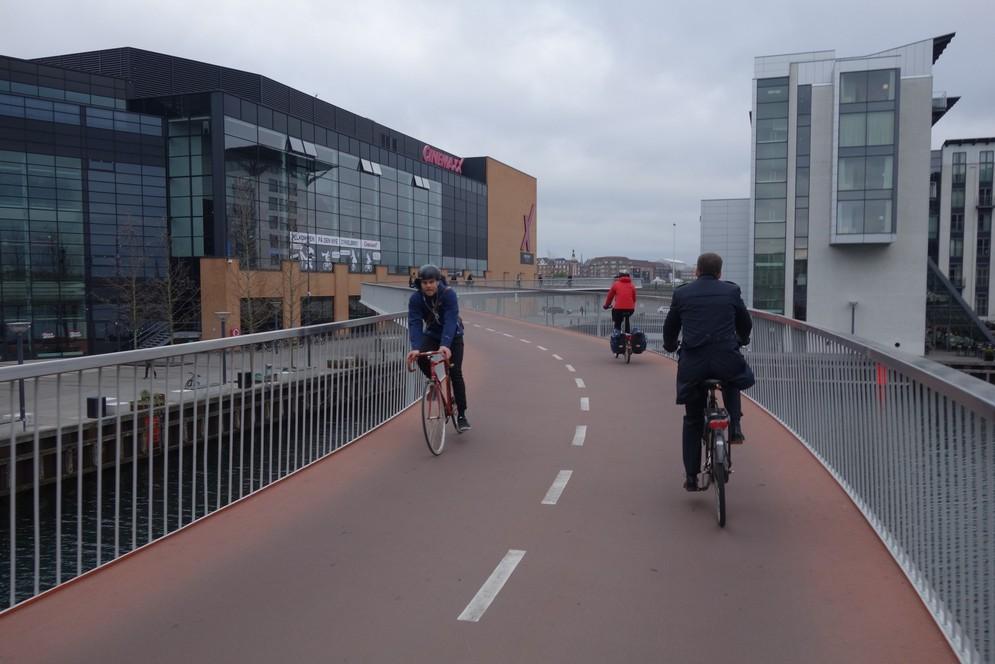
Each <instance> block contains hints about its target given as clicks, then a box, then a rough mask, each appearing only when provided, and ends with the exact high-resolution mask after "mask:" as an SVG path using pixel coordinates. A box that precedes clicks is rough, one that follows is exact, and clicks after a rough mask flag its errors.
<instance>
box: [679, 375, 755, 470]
mask: <svg viewBox="0 0 995 664" xmlns="http://www.w3.org/2000/svg"><path fill="white" fill-rule="evenodd" d="M722 403H723V405H724V406H725V409H726V410H727V411H729V419H730V420H731V421H730V424H733V425H737V424H739V420H740V418H741V417H742V416H743V407H742V402H741V401H740V396H739V389H738V388H735V387H725V386H723V387H722ZM707 405H708V391H707V390H705V389H704V388H702V389H700V390H697V391H695V393H694V394H693V395H692V396H691V398H690V399H688V401H687V402H685V404H684V473H685V474H686V475H688V476H689V477H690V476H696V475H697V474H698V473H699V472H701V438H702V436H703V435H704V433H705V406H707Z"/></svg>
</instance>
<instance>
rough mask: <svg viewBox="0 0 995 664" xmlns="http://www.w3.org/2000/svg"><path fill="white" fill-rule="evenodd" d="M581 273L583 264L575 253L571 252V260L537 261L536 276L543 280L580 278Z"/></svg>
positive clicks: (551, 259)
mask: <svg viewBox="0 0 995 664" xmlns="http://www.w3.org/2000/svg"><path fill="white" fill-rule="evenodd" d="M580 272H581V264H580V261H578V260H577V255H576V254H575V253H574V252H571V256H570V258H539V259H537V260H536V274H538V275H541V276H542V277H543V278H550V277H579V276H580Z"/></svg>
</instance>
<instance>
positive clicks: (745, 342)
mask: <svg viewBox="0 0 995 664" xmlns="http://www.w3.org/2000/svg"><path fill="white" fill-rule="evenodd" d="M736 340H737V341H738V342H739V345H740V347H741V348H742V347H745V346H749V345H750V338H749V337H745V338H744V337H737V338H736Z"/></svg>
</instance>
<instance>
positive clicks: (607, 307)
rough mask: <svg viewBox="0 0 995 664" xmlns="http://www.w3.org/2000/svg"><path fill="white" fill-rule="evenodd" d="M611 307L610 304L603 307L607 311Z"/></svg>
mask: <svg viewBox="0 0 995 664" xmlns="http://www.w3.org/2000/svg"><path fill="white" fill-rule="evenodd" d="M611 308H612V305H610V304H606V305H605V306H603V307H602V309H604V310H605V311H608V310H609V309H611Z"/></svg>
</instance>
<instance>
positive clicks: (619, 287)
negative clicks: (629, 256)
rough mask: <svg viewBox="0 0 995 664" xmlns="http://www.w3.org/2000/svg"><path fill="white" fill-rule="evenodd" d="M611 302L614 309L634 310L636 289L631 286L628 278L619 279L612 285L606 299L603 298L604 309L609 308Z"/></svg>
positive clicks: (630, 280)
mask: <svg viewBox="0 0 995 664" xmlns="http://www.w3.org/2000/svg"><path fill="white" fill-rule="evenodd" d="M612 300H615V308H616V309H635V308H636V287H635V286H633V285H632V279H631V278H630V277H619V278H618V279H617V280H616V281H615V283H613V284H612V287H611V290H610V291H608V297H606V298H605V307H606V308H607V307H610V306H611V303H612Z"/></svg>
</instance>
